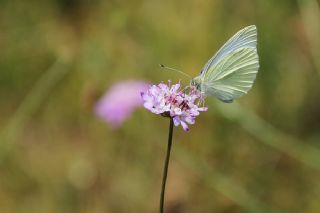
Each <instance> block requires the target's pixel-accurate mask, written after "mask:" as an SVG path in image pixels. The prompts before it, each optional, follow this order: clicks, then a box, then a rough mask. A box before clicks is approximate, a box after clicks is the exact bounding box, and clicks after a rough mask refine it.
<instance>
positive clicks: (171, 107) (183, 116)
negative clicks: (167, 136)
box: [141, 81, 208, 131]
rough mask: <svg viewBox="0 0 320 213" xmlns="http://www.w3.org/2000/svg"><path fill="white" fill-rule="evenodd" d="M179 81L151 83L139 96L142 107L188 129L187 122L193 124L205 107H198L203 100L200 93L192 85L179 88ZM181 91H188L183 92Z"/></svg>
mask: <svg viewBox="0 0 320 213" xmlns="http://www.w3.org/2000/svg"><path fill="white" fill-rule="evenodd" d="M180 86H181V85H180V83H178V84H174V85H172V86H171V85H170V81H169V84H168V85H167V84H164V83H160V84H158V85H152V86H150V87H149V89H148V90H147V92H142V93H141V97H142V99H143V101H144V104H143V105H144V107H145V108H146V109H148V110H149V111H151V112H152V113H155V114H161V115H163V116H167V117H171V118H172V119H173V121H174V124H175V126H179V125H181V126H182V128H183V129H184V130H185V131H189V127H188V124H194V123H195V118H196V117H197V116H198V115H199V114H200V113H199V112H201V111H206V110H207V109H208V108H207V107H199V106H198V105H199V103H200V102H201V100H203V97H202V95H201V93H200V92H199V91H198V90H196V89H195V88H194V87H186V88H185V89H184V90H179V89H180ZM183 91H189V92H188V93H185V92H183Z"/></svg>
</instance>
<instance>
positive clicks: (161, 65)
mask: <svg viewBox="0 0 320 213" xmlns="http://www.w3.org/2000/svg"><path fill="white" fill-rule="evenodd" d="M159 66H160V67H161V68H164V69H168V70H172V71H175V72H178V73H180V74H182V75H184V76H186V77H188V78H190V79H191V76H190V75H188V74H186V73H184V72H182V71H181V70H177V69H174V68H171V67H167V66H166V65H163V64H159Z"/></svg>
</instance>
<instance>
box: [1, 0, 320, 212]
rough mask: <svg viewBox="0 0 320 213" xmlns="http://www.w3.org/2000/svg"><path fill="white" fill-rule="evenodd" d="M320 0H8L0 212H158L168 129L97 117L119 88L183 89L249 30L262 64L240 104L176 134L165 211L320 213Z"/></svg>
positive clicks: (135, 119)
mask: <svg viewBox="0 0 320 213" xmlns="http://www.w3.org/2000/svg"><path fill="white" fill-rule="evenodd" d="M319 11H320V10H319V2H318V1H316V0H300V1H296V0H282V1H278V0H268V1H266V0H243V1H236V0H216V1H209V0H197V1H191V0H185V1H169V0H164V1H156V0H145V1H143V0H136V1H129V0H127V1H120V0H108V1H102V0H40V1H36V0H29V1H20V0H1V1H0V118H1V119H0V128H1V132H0V134H1V135H0V140H1V141H0V212H5V213H6V212H23V213H24V212H28V213H29V212H30V213H34V212H45V213H51V212H90V213H91V212H97V213H98V212H157V211H158V203H159V193H160V185H161V175H162V168H163V160H164V154H165V150H166V140H167V128H168V125H169V122H168V120H166V119H164V118H161V117H158V116H155V115H154V114H151V113H149V112H148V111H146V110H144V109H142V108H140V109H138V110H137V111H136V112H135V113H134V114H133V115H132V116H131V117H130V119H129V120H127V121H126V122H125V124H124V125H123V126H122V127H121V128H119V129H111V128H110V127H108V125H106V124H105V123H104V122H103V121H101V120H100V119H99V118H97V117H96V116H95V115H94V113H93V108H94V104H95V103H96V101H97V100H98V98H99V97H100V96H101V95H102V94H103V93H104V91H105V90H106V89H108V88H109V87H110V86H111V85H112V84H113V83H115V82H118V81H121V80H126V79H138V80H146V81H149V82H153V83H158V82H160V81H166V80H167V79H171V80H173V81H178V80H179V79H182V80H183V82H184V83H185V84H188V80H186V79H185V78H183V77H182V76H181V75H179V74H177V73H174V72H167V71H163V70H160V69H159V67H158V64H159V63H164V64H166V65H168V66H173V67H175V68H178V69H182V70H184V71H185V72H186V73H188V74H190V75H193V76H195V75H197V73H198V72H199V70H200V69H201V68H202V66H203V65H204V63H205V62H206V61H207V60H208V59H209V57H211V56H212V55H213V53H214V52H215V51H216V50H217V49H218V48H219V47H220V46H222V45H223V43H224V42H225V41H226V40H227V39H228V38H229V37H231V36H232V35H233V34H234V33H235V32H237V31H238V30H239V29H241V28H243V27H244V26H247V25H251V24H255V25H257V28H258V52H259V55H260V64H261V68H260V70H259V73H258V76H257V80H256V82H255V84H254V86H253V89H252V90H251V91H250V92H249V94H248V95H246V96H245V97H243V98H242V99H240V100H239V101H237V102H236V103H234V104H223V103H219V101H217V100H215V99H210V100H209V99H208V100H207V102H206V104H207V105H208V106H209V111H208V112H206V113H202V114H201V116H199V117H198V118H197V123H196V124H195V125H193V126H191V131H190V132H189V133H185V132H183V130H182V128H181V127H179V128H175V132H174V146H173V152H172V159H171V164H170V169H169V177H168V185H167V194H166V209H167V212H175V213H179V212H187V213H188V212H232V213H233V212H290V213H292V212H293V213H294V212H310V213H316V212H320V181H319V180H320V179H319V178H320V83H319V79H320V60H319V57H320V14H319Z"/></svg>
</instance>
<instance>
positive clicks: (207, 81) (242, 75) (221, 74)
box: [201, 48, 259, 103]
mask: <svg viewBox="0 0 320 213" xmlns="http://www.w3.org/2000/svg"><path fill="white" fill-rule="evenodd" d="M258 69H259V59H258V54H257V51H256V49H254V48H241V49H238V50H236V51H234V52H232V54H229V55H227V56H225V57H224V58H223V59H221V60H220V61H219V62H218V63H215V64H213V65H212V66H211V67H210V68H209V70H208V71H207V72H206V73H205V75H204V77H203V78H202V83H201V91H203V92H204V94H205V95H209V96H215V97H217V98H218V99H220V100H221V101H223V102H227V103H229V102H232V101H233V100H234V99H237V98H239V97H241V96H242V95H244V94H246V93H247V92H248V91H249V90H250V89H251V87H252V84H253V82H254V80H255V78H256V75H257V72H258Z"/></svg>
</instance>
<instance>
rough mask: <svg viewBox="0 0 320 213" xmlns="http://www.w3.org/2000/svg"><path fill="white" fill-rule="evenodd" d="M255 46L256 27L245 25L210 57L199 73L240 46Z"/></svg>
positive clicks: (202, 72)
mask: <svg viewBox="0 0 320 213" xmlns="http://www.w3.org/2000/svg"><path fill="white" fill-rule="evenodd" d="M245 47H247V48H256V47H257V28H256V26H255V25H251V26H247V27H245V28H243V29H242V30H240V31H239V32H237V33H236V34H235V35H234V36H232V37H231V38H230V39H229V40H228V41H227V42H226V43H225V44H224V45H223V46H222V47H221V48H220V49H219V50H218V52H217V53H216V54H215V55H214V56H213V57H212V58H210V60H209V61H208V62H207V63H206V64H205V65H204V67H203V69H202V70H201V74H202V75H203V74H205V73H206V72H207V71H208V69H210V67H211V66H212V65H213V64H215V63H217V62H218V61H220V60H221V59H222V58H224V57H225V56H226V55H228V54H230V53H232V52H234V51H236V50H237V49H240V48H245Z"/></svg>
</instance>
